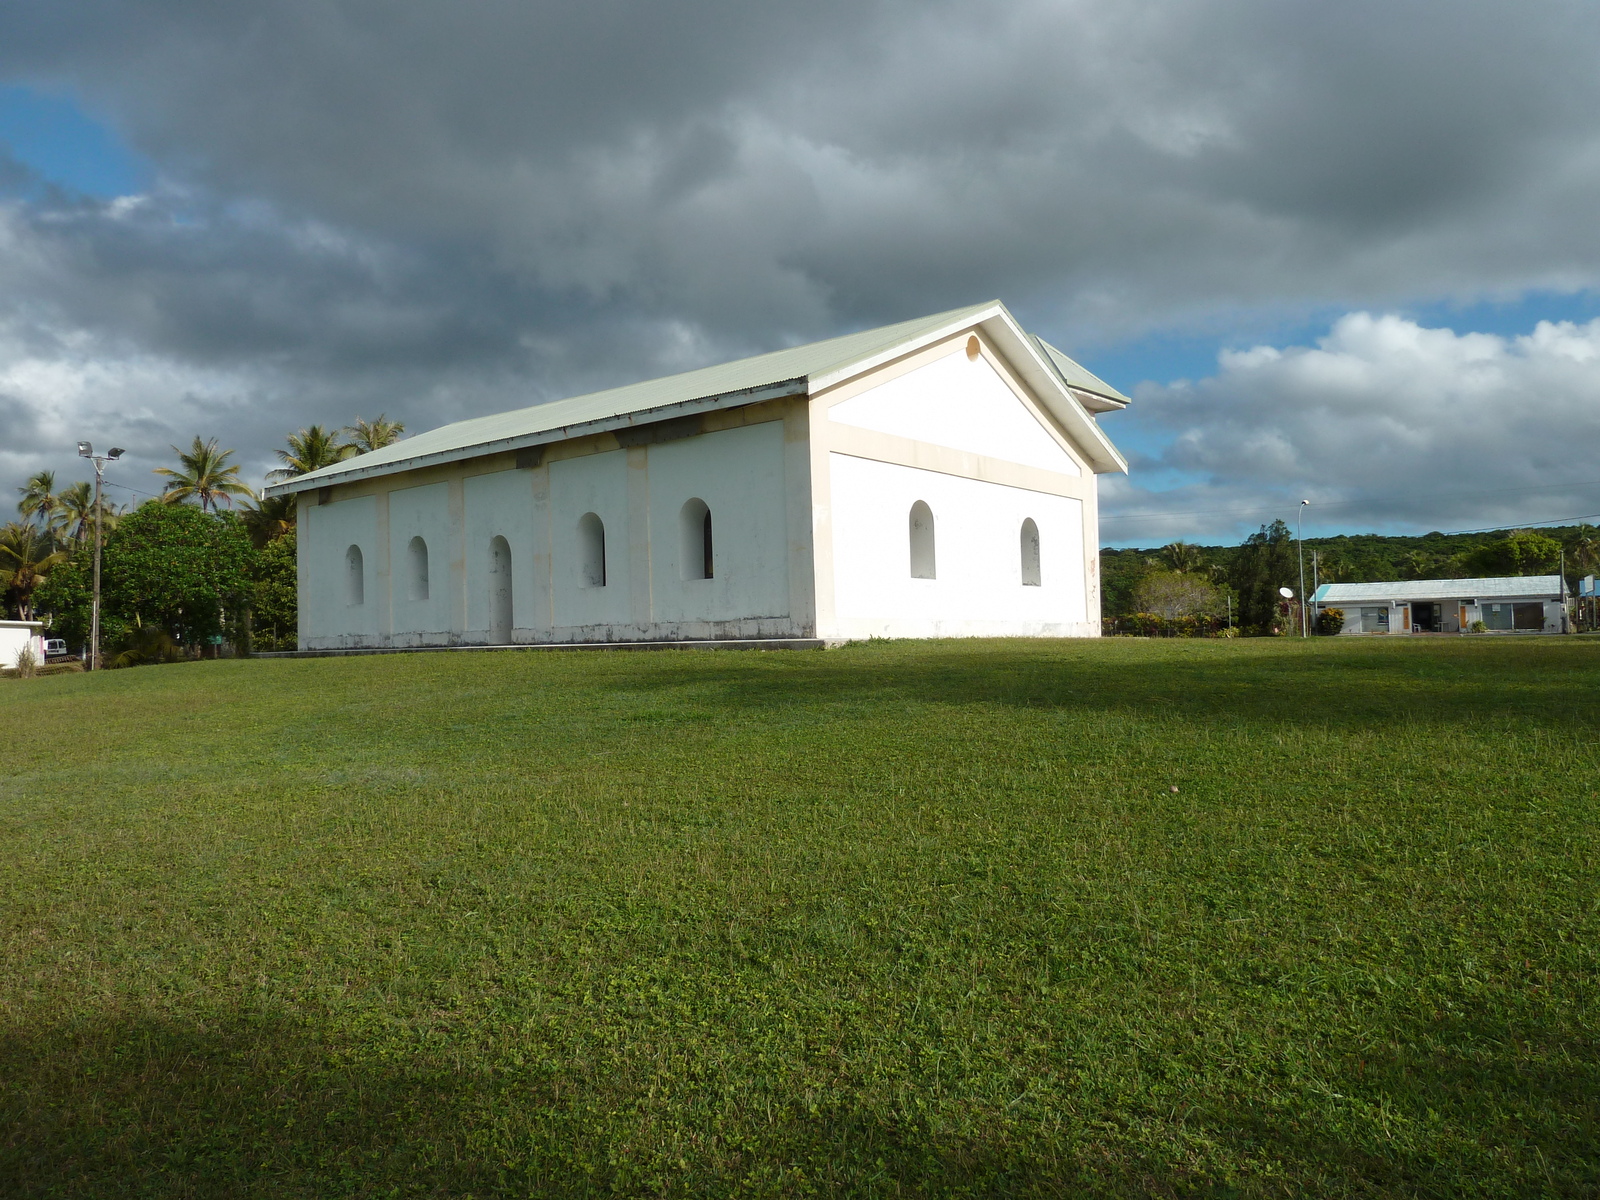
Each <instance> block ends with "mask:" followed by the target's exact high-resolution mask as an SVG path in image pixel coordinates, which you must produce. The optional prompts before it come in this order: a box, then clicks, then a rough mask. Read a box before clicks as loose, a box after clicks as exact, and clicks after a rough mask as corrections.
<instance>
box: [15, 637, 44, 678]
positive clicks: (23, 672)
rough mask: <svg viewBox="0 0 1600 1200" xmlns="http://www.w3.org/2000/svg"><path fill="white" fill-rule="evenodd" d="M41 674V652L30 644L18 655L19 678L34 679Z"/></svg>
mask: <svg viewBox="0 0 1600 1200" xmlns="http://www.w3.org/2000/svg"><path fill="white" fill-rule="evenodd" d="M38 673H39V652H38V651H37V650H35V649H34V648H33V643H32V642H29V643H28V644H27V645H26V646H24V647H23V648H22V649H21V651H20V652H18V654H17V678H18V679H32V678H33V677H34V676H35V675H37V674H38Z"/></svg>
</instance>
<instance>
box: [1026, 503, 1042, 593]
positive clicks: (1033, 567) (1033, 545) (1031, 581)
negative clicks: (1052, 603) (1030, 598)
mask: <svg viewBox="0 0 1600 1200" xmlns="http://www.w3.org/2000/svg"><path fill="white" fill-rule="evenodd" d="M1039 584H1040V578H1039V527H1038V526H1037V525H1035V524H1034V523H1033V518H1032V517H1028V518H1026V519H1025V520H1024V521H1023V522H1022V586H1023V587H1038V586H1039Z"/></svg>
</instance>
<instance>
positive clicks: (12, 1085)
mask: <svg viewBox="0 0 1600 1200" xmlns="http://www.w3.org/2000/svg"><path fill="white" fill-rule="evenodd" d="M1455 1032H1456V1033H1457V1034H1458V1035H1460V1036H1461V1037H1463V1038H1465V1039H1466V1040H1468V1041H1470V1042H1473V1043H1477V1044H1485V1038H1487V1039H1488V1042H1489V1043H1493V1044H1499V1045H1502V1046H1503V1045H1505V1041H1506V1039H1505V1032H1506V1031H1505V1030H1504V1029H1499V1028H1496V1029H1477V1030H1457V1031H1455ZM1590 1049H1592V1047H1591V1048H1590ZM1531 1061H1532V1060H1527V1061H1519V1062H1518V1063H1516V1064H1513V1063H1512V1060H1511V1057H1510V1056H1504V1057H1502V1058H1500V1059H1496V1060H1494V1061H1491V1062H1489V1063H1487V1064H1483V1063H1475V1062H1473V1061H1471V1058H1470V1056H1462V1055H1457V1054H1450V1053H1440V1054H1437V1055H1432V1056H1426V1055H1421V1054H1415V1053H1407V1054H1406V1055H1404V1056H1395V1057H1392V1058H1389V1059H1385V1060H1378V1059H1373V1060H1369V1061H1368V1062H1366V1063H1365V1064H1363V1067H1364V1069H1363V1072H1362V1074H1361V1075H1359V1076H1357V1075H1355V1074H1354V1072H1353V1071H1352V1072H1351V1073H1350V1075H1349V1077H1348V1078H1346V1079H1344V1080H1339V1079H1337V1078H1335V1079H1332V1080H1330V1082H1331V1083H1332V1085H1333V1087H1335V1088H1338V1089H1340V1090H1342V1091H1344V1092H1346V1093H1348V1095H1347V1096H1345V1097H1343V1098H1344V1099H1352V1100H1355V1101H1358V1102H1359V1103H1360V1104H1362V1105H1365V1106H1367V1109H1366V1112H1365V1114H1363V1113H1361V1112H1358V1111H1356V1110H1353V1109H1351V1108H1350V1107H1348V1106H1346V1105H1342V1104H1337V1103H1329V1104H1326V1105H1321V1106H1318V1107H1311V1106H1309V1105H1308V1104H1304V1103H1303V1104H1301V1105H1298V1106H1296V1105H1290V1106H1288V1107H1283V1106H1276V1107H1258V1106H1256V1105H1255V1104H1254V1103H1253V1101H1252V1100H1251V1099H1250V1098H1248V1097H1246V1098H1244V1099H1242V1100H1241V1101H1240V1102H1239V1103H1238V1104H1237V1105H1236V1106H1235V1107H1232V1108H1220V1109H1219V1108H1218V1107H1216V1106H1215V1105H1214V1104H1206V1103H1204V1102H1202V1105H1201V1107H1199V1108H1195V1109H1191V1110H1189V1111H1188V1113H1187V1114H1186V1115H1184V1116H1183V1117H1182V1118H1181V1119H1176V1120H1174V1118H1173V1116H1172V1114H1170V1113H1167V1112H1165V1111H1164V1112H1163V1113H1162V1114H1161V1115H1159V1116H1158V1115H1156V1114H1155V1113H1154V1112H1153V1111H1152V1112H1150V1113H1147V1114H1146V1116H1145V1117H1143V1118H1139V1117H1137V1116H1133V1115H1131V1114H1127V1113H1120V1112H1102V1113H1095V1112H1081V1113H1078V1114H1076V1115H1075V1116H1074V1117H1073V1118H1071V1119H1070V1120H1066V1121H1065V1123H1064V1122H1063V1118H1064V1116H1065V1114H1062V1113H1050V1114H1039V1113H1036V1114H1033V1116H1031V1117H1029V1118H1026V1119H1016V1120H1006V1119H1004V1118H1001V1116H1000V1114H996V1118H998V1120H997V1121H996V1123H995V1124H993V1125H992V1126H988V1127H986V1133H989V1134H992V1136H988V1137H987V1139H986V1140H974V1139H972V1138H962V1137H952V1136H942V1135H934V1134H931V1133H930V1132H929V1131H928V1130H927V1129H925V1128H915V1127H905V1126H896V1125H895V1124H892V1123H889V1122H886V1121H884V1120H882V1119H880V1118H879V1117H878V1116H877V1115H876V1114H872V1113H867V1112H864V1111H860V1110H850V1109H848V1108H841V1107H840V1106H839V1105H837V1104H836V1105H835V1106H834V1107H833V1109H832V1110H831V1111H830V1110H829V1109H827V1108H824V1109H823V1110H822V1111H821V1112H819V1113H817V1114H814V1115H811V1116H802V1117H798V1118H789V1119H778V1120H776V1121H773V1120H766V1121H763V1120H761V1119H760V1118H759V1116H758V1115H757V1106H756V1105H750V1106H747V1107H745V1108H743V1109H739V1110H730V1109H729V1108H728V1107H727V1103H728V1101H727V1094H726V1092H725V1090H724V1089H721V1088H718V1087H707V1088H705V1089H703V1090H691V1091H690V1093H689V1094H687V1095H680V1096H678V1097H675V1098H674V1100H672V1101H665V1100H658V1101H654V1102H652V1101H650V1100H649V1099H647V1098H642V1097H640V1096H638V1095H632V1094H629V1093H628V1090H627V1087H626V1086H625V1085H619V1084H616V1083H615V1081H614V1079H613V1078H610V1077H607V1076H605V1075H602V1076H601V1077H600V1078H598V1079H597V1080H596V1082H595V1084H594V1086H593V1087H591V1088H590V1089H588V1090H581V1089H577V1088H575V1087H574V1086H573V1083H572V1076H571V1075H570V1074H569V1075H567V1076H566V1079H565V1086H564V1087H563V1086H557V1085H556V1084H555V1082H553V1080H552V1078H550V1077H548V1076H546V1077H540V1076H539V1075H538V1074H537V1072H526V1073H525V1072H520V1071H507V1072H494V1071H490V1070H487V1069H480V1070H479V1071H477V1072H474V1073H470V1074H469V1073H465V1072H461V1071H452V1070H449V1069H445V1068H443V1067H441V1066H438V1065H437V1064H435V1065H432V1066H430V1065H428V1064H424V1063H420V1062H418V1061H415V1060H400V1061H392V1062H384V1063H379V1064H374V1063H371V1062H368V1063H361V1064H357V1063H353V1062H351V1061H350V1060H349V1058H348V1056H346V1055H343V1054H342V1053H341V1052H340V1050H339V1049H338V1048H337V1047H336V1046H333V1045H331V1044H329V1043H327V1042H325V1041H322V1040H319V1039H318V1038H317V1037H316V1036H315V1035H314V1032H313V1031H311V1030H308V1029H306V1028H305V1027H303V1026H300V1025H297V1024H294V1023H291V1022H287V1021H282V1020H266V1019H253V1020H247V1019H237V1018H235V1019H230V1020H223V1021H208V1022H190V1023H184V1022H179V1021H149V1020H147V1021H140V1022H134V1023H131V1024H127V1025H114V1024H109V1023H108V1024H104V1025H101V1026H98V1027H94V1028H80V1029H78V1030H76V1031H74V1032H71V1033H67V1032H58V1033H53V1034H48V1035H45V1036H42V1037H41V1036H25V1035H17V1034H13V1035H12V1036H10V1037H7V1038H4V1039H0V1123H3V1136H0V1181H3V1183H0V1190H3V1191H4V1193H5V1194H6V1195H9V1196H30V1197H31V1196H72V1197H100V1196H143V1197H156V1198H166V1197H222V1196H318V1197H322V1196H347V1195H348V1196H367V1195H385V1196H387V1195H439V1196H444V1195H449V1196H464V1195H476V1196H490V1195H540V1196H597V1195H683V1196H695V1195H734V1194H742V1195H840V1196H1013V1195H1015V1196H1023V1195H1027V1196H1041V1195H1042V1196H1063V1195H1107V1196H1170V1197H1176V1196H1291V1195H1297V1194H1307V1192H1308V1191H1316V1192H1318V1193H1320V1194H1326V1195H1347V1196H1357V1195H1360V1196H1417V1195H1440V1196H1443V1195H1480V1194H1481V1195H1491V1194H1492V1195H1502V1194H1503V1195H1515V1194H1527V1195H1533V1194H1542V1195H1561V1196H1566V1195H1571V1196H1579V1195H1593V1194H1595V1191H1596V1189H1597V1187H1600V1160H1597V1157H1596V1147H1597V1131H1596V1120H1595V1116H1594V1114H1593V1111H1592V1105H1591V1104H1590V1103H1589V1100H1590V1098H1591V1097H1592V1095H1593V1094H1594V1088H1595V1086H1596V1082H1597V1081H1596V1071H1595V1069H1594V1062H1593V1061H1592V1058H1589V1057H1582V1058H1578V1059H1573V1058H1568V1059H1567V1060H1566V1062H1565V1063H1561V1062H1558V1060H1556V1059H1553V1058H1544V1059H1542V1060H1540V1061H1541V1062H1542V1064H1543V1065H1529V1063H1530V1062H1531ZM1351 1066H1352V1068H1353V1067H1354V1064H1353V1063H1352V1064H1351ZM751 1082H752V1084H755V1083H757V1082H758V1081H754V1080H752V1081H751ZM1173 1098H1174V1097H1173V1096H1172V1095H1171V1094H1170V1093H1169V1094H1168V1097H1167V1101H1168V1102H1170V1101H1171V1100H1172V1099H1173ZM773 1099H774V1100H775V1101H776V1102H778V1103H779V1104H780V1105H783V1104H792V1103H793V1102H794V1100H795V1099H796V1098H795V1097H782V1096H778V1097H773ZM1168 1102H1163V1104H1162V1105H1161V1108H1162V1109H1163V1110H1165V1109H1167V1108H1168V1107H1169V1106H1170V1105H1169V1103H1168ZM1374 1104H1376V1105H1380V1106H1381V1105H1384V1104H1387V1105H1388V1107H1389V1109H1390V1110H1391V1117H1390V1118H1389V1120H1388V1121H1387V1122H1384V1121H1374V1120H1373V1119H1372V1117H1371V1115H1370V1107H1371V1106H1372V1105H1374ZM1179 1107H1185V1108H1186V1107H1187V1106H1186V1105H1180V1106H1179ZM1424 1116H1426V1117H1427V1118H1429V1120H1426V1121H1424V1120H1420V1119H1419V1118H1422V1117H1424ZM1130 1120H1131V1121H1132V1123H1131V1124H1129V1123H1127V1122H1129V1121H1130ZM1391 1128H1392V1129H1393V1130H1395V1131H1397V1132H1396V1136H1394V1137H1393V1139H1392V1140H1387V1141H1386V1137H1385V1134H1386V1132H1387V1131H1388V1130H1390V1129H1391ZM1135 1130H1137V1131H1138V1132H1134V1131H1135ZM1196 1133H1198V1134H1201V1135H1203V1139H1202V1140H1203V1141H1205V1142H1208V1143H1210V1144H1211V1147H1212V1150H1211V1151H1210V1152H1209V1153H1208V1154H1206V1155H1204V1156H1202V1158H1201V1159H1199V1160H1196V1159H1194V1158H1193V1157H1192V1156H1191V1154H1190V1151H1189V1150H1187V1149H1185V1147H1186V1146H1188V1147H1190V1148H1191V1149H1192V1147H1193V1145H1194V1143H1193V1141H1192V1140H1191V1141H1189V1142H1185V1141H1184V1139H1183V1137H1181V1136H1179V1135H1180V1134H1184V1135H1193V1134H1196Z"/></svg>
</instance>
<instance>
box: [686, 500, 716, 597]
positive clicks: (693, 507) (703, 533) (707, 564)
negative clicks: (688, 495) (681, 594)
mask: <svg viewBox="0 0 1600 1200" xmlns="http://www.w3.org/2000/svg"><path fill="white" fill-rule="evenodd" d="M678 527H679V531H680V533H681V538H680V540H681V542H682V549H681V550H680V552H679V555H678V563H679V567H680V570H681V573H682V575H683V577H684V578H685V579H710V578H711V573H712V572H711V568H712V554H711V509H710V508H708V507H707V506H706V502H705V501H704V500H701V499H699V498H696V499H693V500H689V501H686V502H685V503H684V506H683V508H682V509H681V510H680V511H679V512H678Z"/></svg>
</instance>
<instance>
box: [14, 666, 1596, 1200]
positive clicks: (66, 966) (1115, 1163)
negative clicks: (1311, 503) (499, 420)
mask: <svg viewBox="0 0 1600 1200" xmlns="http://www.w3.org/2000/svg"><path fill="white" fill-rule="evenodd" d="M1597 680H1600V642H1595V641H1590V640H1587V639H1584V640H1580V639H1561V638H1550V639H1531V638H1530V639H1500V640H1492V639H1487V638H1484V639H1449V640H1445V639H1440V640H1431V639H1429V640H1423V639H1417V640H1415V641H1411V640H1400V639H1394V640H1383V639H1370V640H1369V639H1338V640H1335V639H1325V640H1317V641H1312V642H1310V643H1301V642H1298V641H1276V642H1274V641H1257V642H1240V643H1231V644H1230V643H1225V642H1214V641H1194V642H1181V641H1169V642H1143V641H1132V640H1107V641H1102V642H1077V643H998V642H980V643H970V642H945V643H913V644H894V643H872V644H867V645H858V646H852V647H848V648H846V649H843V650H839V651H832V652H829V653H825V654H824V653H771V654H759V653H714V654H712V653H698V654H685V653H642V654H624V653H611V654H568V653H556V654H550V653H495V654H418V655H397V656H387V657H373V658H357V659H320V660H309V661H262V660H257V661H239V662H212V663H197V664H193V665H183V666H168V667H146V668H140V669H137V670H131V671H116V672H106V673H104V674H100V675H94V676H82V675H78V676H61V677H56V678H49V679H35V680H7V681H0V728H3V729H4V730H5V740H6V744H7V754H6V758H7V765H8V768H9V769H8V770H7V771H6V773H5V776H4V784H3V791H0V1193H4V1194H6V1195H23V1196H33V1195H60V1196H74V1197H78V1196H101V1195H137V1196H154V1197H167V1196H174V1197H176V1196H317V1197H322V1196H340V1195H361V1196H367V1195H371V1196H388V1195H451V1196H459V1195H468V1194H470V1195H476V1196H490V1195H527V1194H534V1195H550V1196H568V1195H572V1196H578V1195H610V1194H616V1193H621V1194H629V1195H657V1194H660V1195H675V1196H688V1195H695V1196H702V1195H704V1196H711V1195H728V1194H750V1195H781V1196H789V1195H795V1196H799V1195H819V1196H829V1195H863V1196H869V1195H871V1196H897V1195H904V1196H913V1195H915V1196H923V1195H986V1196H987V1195H1040V1196H1080V1195H1113V1196H1120V1195H1126V1196H1145V1195H1155V1196H1168V1195H1171V1196H1303V1195H1320V1196H1439V1197H1446V1196H1452V1197H1453V1196H1533V1195H1570V1196H1593V1195H1595V1194H1597V1193H1600V1115H1597V1114H1600V990H1597V986H1600V976H1597V971H1596V967H1597V959H1600V912H1597V908H1596V902H1597V899H1600V844H1597V832H1596V818H1597V816H1600V800H1597V797H1596V784H1597V777H1596V770H1595V766H1596V761H1597V760H1596V753H1597V750H1600V745H1597V743H1600V719H1597V702H1600V686H1597Z"/></svg>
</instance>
